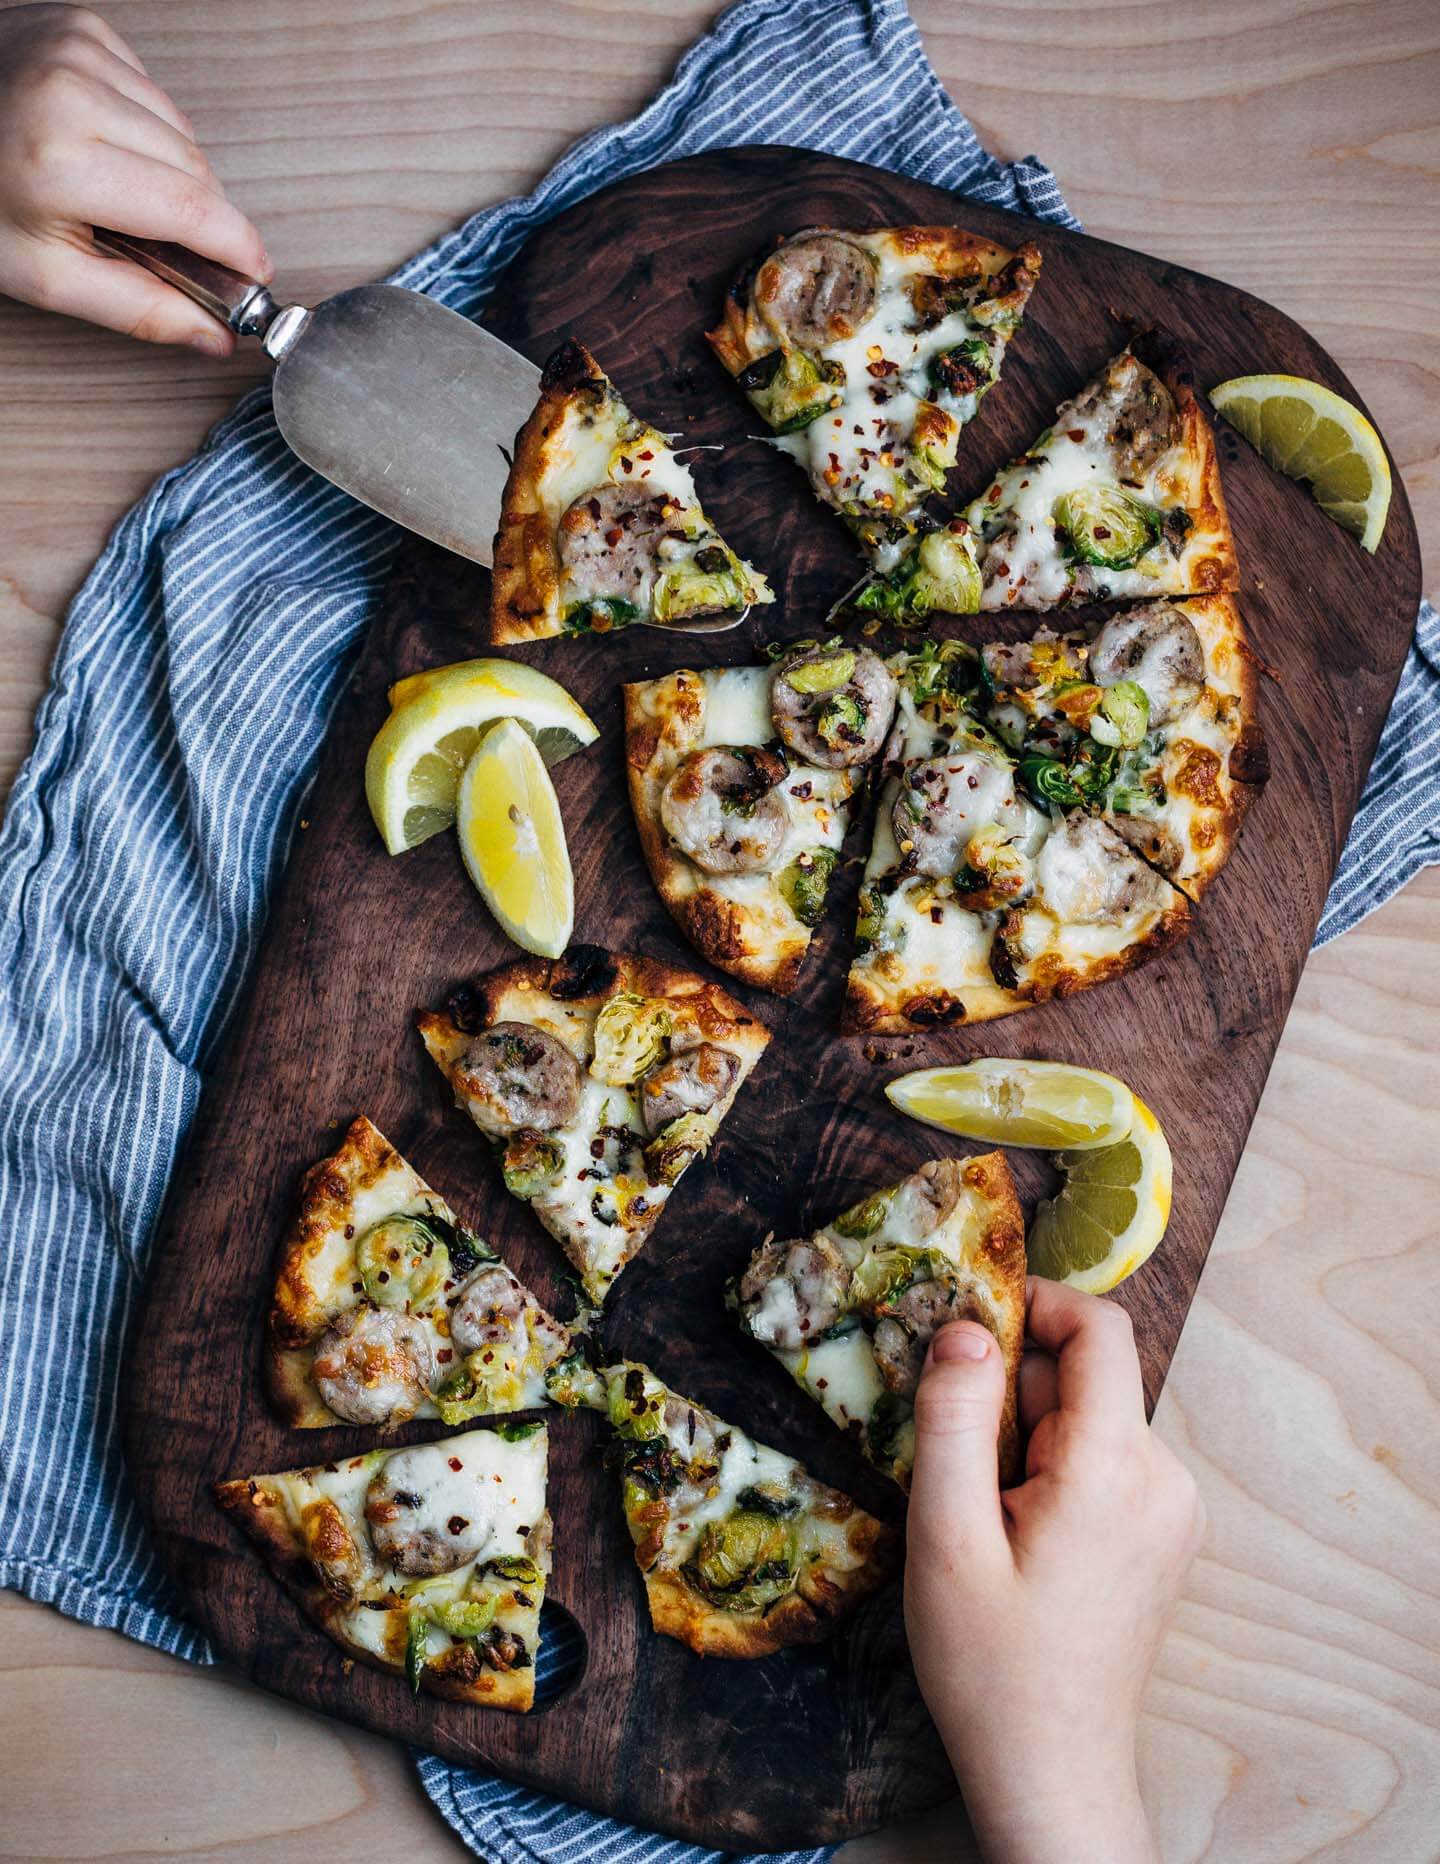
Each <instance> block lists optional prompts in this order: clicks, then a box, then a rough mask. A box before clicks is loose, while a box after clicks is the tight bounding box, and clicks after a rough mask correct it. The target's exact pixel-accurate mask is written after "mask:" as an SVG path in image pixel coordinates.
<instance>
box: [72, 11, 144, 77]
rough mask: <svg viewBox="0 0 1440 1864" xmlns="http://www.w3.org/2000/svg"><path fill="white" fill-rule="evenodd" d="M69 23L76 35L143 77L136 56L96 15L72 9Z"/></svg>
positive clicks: (141, 66) (105, 22)
mask: <svg viewBox="0 0 1440 1864" xmlns="http://www.w3.org/2000/svg"><path fill="white" fill-rule="evenodd" d="M69 23H70V25H71V27H72V28H73V29H74V31H75V33H76V34H77V35H83V36H84V37H85V38H87V39H89V40H90V41H91V42H92V43H93V44H95V45H98V46H100V47H101V49H102V50H104V51H107V52H109V54H110V55H111V57H112V58H115V59H118V60H119V61H120V62H121V63H122V64H125V65H128V66H129V67H130V69H131V70H132V71H138V72H140V73H141V75H142V76H143V75H144V71H145V67H144V65H142V64H141V62H140V59H139V57H138V55H137V54H136V53H135V52H133V51H132V50H131V49H130V47H129V46H128V45H127V44H126V43H125V41H124V40H123V39H122V38H121V37H120V35H119V33H118V32H116V30H115V28H114V27H113V26H111V25H110V24H109V23H108V22H107V21H105V20H103V19H101V17H100V15H99V14H98V13H90V12H87V11H86V10H85V9H84V8H82V7H76V8H74V9H73V14H72V17H71V19H70V22H69Z"/></svg>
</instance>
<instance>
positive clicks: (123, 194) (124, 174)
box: [0, 6, 271, 356]
mask: <svg viewBox="0 0 1440 1864" xmlns="http://www.w3.org/2000/svg"><path fill="white" fill-rule="evenodd" d="M92 226H104V227H111V228H113V229H115V230H116V231H117V232H121V233H134V234H138V235H140V236H142V237H144V238H148V239H164V240H175V241H178V242H179V243H180V244H181V245H182V246H189V247H191V248H192V249H193V250H194V251H195V252H198V253H203V254H204V255H205V257H206V258H209V259H218V260H220V261H221V262H222V264H225V265H229V266H233V267H234V268H235V269H236V270H237V271H240V272H245V273H247V274H248V275H249V276H250V277H252V278H257V279H259V280H260V281H261V282H262V283H264V282H268V280H269V278H270V276H271V266H270V261H269V260H268V259H267V258H266V256H265V248H264V246H263V245H262V244H261V241H260V235H259V234H258V233H257V232H256V231H255V229H254V227H252V226H251V224H250V222H249V221H248V220H247V219H246V218H245V216H244V214H242V213H241V212H240V211H239V209H238V208H236V207H232V206H231V205H230V203H229V202H228V201H227V200H226V199H225V194H224V191H223V190H222V188H221V186H220V184H219V182H218V181H217V180H216V179H215V177H214V175H213V174H212V173H211V170H210V164H209V163H208V162H207V161H206V159H205V157H204V155H203V154H202V153H201V152H200V150H199V149H198V148H197V147H196V146H195V132H194V130H193V129H192V127H191V125H190V123H189V121H188V119H187V118H186V117H184V116H183V115H182V114H181V112H180V111H178V110H177V109H176V108H175V106H174V104H172V103H171V101H170V99H169V98H168V97H167V96H166V95H165V93H164V91H162V90H161V89H160V88H159V87H158V85H156V84H153V83H152V82H151V80H150V79H149V78H148V77H147V76H146V75H145V71H144V68H143V67H142V66H141V63H140V61H139V59H138V58H136V56H135V54H134V53H133V52H132V51H131V50H130V48H129V47H128V46H127V45H126V44H125V42H124V40H123V39H121V38H120V37H119V36H118V34H116V33H114V32H112V31H111V29H110V28H109V27H108V26H107V25H106V24H105V22H104V20H102V19H97V18H96V16H95V15H94V14H93V13H85V12H82V11H81V10H80V9H79V8H78V7H68V6H22V7H16V8H13V9H11V10H9V11H7V12H0V292H4V293H7V294H8V295H9V296H10V297H12V298H23V299H24V301H25V302H26V303H27V304H38V305H41V306H43V307H44V308H45V309H47V310H52V311H64V312H66V313H67V314H68V315H69V316H71V317H88V318H89V319H90V320H91V321H92V322H93V323H97V324H105V325H107V326H108V327H109V328H110V329H112V330H124V331H126V332H128V334H129V335H131V336H134V337H144V338H145V339H146V340H147V341H148V342H152V343H190V344H193V345H194V347H195V348H196V349H200V350H205V351H207V352H208V353H209V354H210V355H212V356H228V355H229V353H230V351H231V350H232V349H233V348H234V346H235V342H234V338H233V337H232V336H231V335H230V333H229V332H228V331H227V330H224V329H222V328H221V326H220V325H219V324H218V323H216V322H215V320H214V319H213V318H212V317H208V316H207V315H206V314H205V312H204V311H202V310H200V309H199V307H198V306H197V305H194V304H192V303H191V302H190V300H189V299H188V298H187V297H184V296H183V295H182V294H181V293H180V292H178V291H176V290H174V289H172V287H171V286H169V285H165V284H162V283H161V282H160V280H159V279H158V278H152V277H151V275H150V274H149V273H148V272H145V271H142V270H141V268H140V267H139V266H137V265H129V264H127V263H125V262H124V261H123V260H119V259H106V258H102V257H100V255H99V254H97V253H96V251H95V249H94V247H93V245H92V244H91V240H90V229H91V227H92Z"/></svg>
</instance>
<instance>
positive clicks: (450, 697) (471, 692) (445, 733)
mask: <svg viewBox="0 0 1440 1864" xmlns="http://www.w3.org/2000/svg"><path fill="white" fill-rule="evenodd" d="M390 704H391V708H392V710H391V713H390V716H389V718H387V719H386V721H385V723H384V724H383V725H382V726H381V727H380V730H379V731H378V732H377V733H376V736H375V741H374V743H373V744H372V745H371V746H370V752H369V755H368V756H367V757H366V759H365V797H366V800H367V802H368V803H369V804H370V813H371V815H372V816H374V818H375V826H376V827H377V828H378V829H379V831H380V835H381V838H382V840H383V841H384V843H385V847H386V851H387V852H388V853H390V854H403V853H404V851H405V850H406V849H407V848H413V847H415V846H416V845H417V843H419V842H422V841H424V840H425V839H426V838H427V837H428V836H430V835H435V834H438V833H439V831H440V830H441V829H442V828H449V826H450V824H451V823H452V822H453V821H454V820H455V792H456V787H457V785H458V784H459V782H460V773H461V771H462V770H464V768H465V766H466V764H467V763H468V762H469V761H470V759H471V757H472V756H473V755H474V752H475V747H476V745H477V744H478V743H479V741H480V734H481V732H482V731H483V730H484V729H485V727H486V726H487V725H489V724H491V723H493V721H494V720H496V719H498V718H509V719H515V720H517V721H518V722H519V724H520V725H522V726H523V727H524V729H525V730H526V731H527V732H528V733H529V734H530V736H531V737H532V738H533V739H534V741H535V744H536V746H537V747H538V749H539V752H540V755H541V758H542V759H543V761H544V762H545V763H546V764H558V763H559V762H560V761H561V759H562V758H566V757H568V756H569V755H570V753H571V752H572V751H577V750H580V749H581V748H582V747H583V746H585V745H587V744H593V743H594V741H595V739H596V738H597V737H598V736H599V727H598V726H597V725H596V724H595V722H594V720H593V719H592V718H591V717H590V715H589V714H588V713H587V712H586V711H585V710H584V709H583V708H582V707H581V706H579V705H577V704H576V702H575V701H574V700H573V699H572V698H571V697H570V695H569V693H567V692H566V690H565V688H564V687H563V686H561V685H560V684H558V682H557V681H555V680H552V679H550V678H548V677H547V676H546V675H545V674H543V673H537V672H536V670H535V669H534V667H527V666H525V665H524V664H523V663H522V662H520V661H515V660H501V659H498V658H497V659H487V660H461V661H457V662H456V663H455V664H454V665H453V666H448V667H432V668H431V669H430V670H429V671H428V672H425V673H415V674H412V675H411V676H410V677H409V678H408V679H404V680H400V681H398V682H397V683H396V684H395V685H394V686H392V687H391V688H390Z"/></svg>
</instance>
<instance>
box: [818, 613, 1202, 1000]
mask: <svg viewBox="0 0 1440 1864" xmlns="http://www.w3.org/2000/svg"><path fill="white" fill-rule="evenodd" d="M890 665H891V667H892V669H893V670H894V671H895V672H896V675H897V678H898V680H899V701H898V704H897V708H896V717H895V724H894V727H893V728H892V730H891V734H890V740H889V743H888V744H887V746H886V750H885V762H884V771H885V777H884V782H883V784H882V786H881V791H880V801H879V809H878V812H877V816H876V822H875V835H874V841H873V843H872V845H871V850H870V857H869V860H868V862H867V863H866V868H865V876H864V880H863V883H862V885H861V889H860V901H859V915H858V919H857V924H856V956H855V959H854V961H853V963H852V965H851V967H850V977H849V982H848V985H847V990H846V999H845V1007H844V1011H843V1013H842V1023H841V1027H842V1028H843V1029H844V1030H846V1031H847V1032H849V1033H857V1032H862V1031H863V1032H867V1033H873V1034H895V1033H900V1032H903V1031H908V1030H916V1029H930V1028H935V1027H937V1026H944V1025H947V1024H953V1023H960V1022H965V1023H976V1022H985V1021H987V1020H989V1019H990V1018H991V1017H995V1016H1007V1015H1009V1014H1010V1013H1011V1012H1012V1011H1014V1010H1023V1009H1026V1008H1027V1007H1029V1005H1031V1004H1032V1003H1040V1002H1044V1001H1045V1000H1047V999H1048V998H1050V997H1055V996H1069V995H1071V994H1072V993H1073V992H1074V991H1077V990H1082V989H1084V988H1085V987H1087V986H1088V985H1091V984H1099V983H1103V982H1104V981H1105V980H1106V979H1108V978H1112V977H1117V976H1119V975H1121V974H1123V973H1124V972H1125V971H1127V970H1130V969H1131V968H1133V967H1134V966H1135V965H1137V964H1140V963H1142V962H1143V961H1144V960H1145V959H1146V958H1148V957H1151V956H1153V955H1154V954H1155V953H1157V952H1159V951H1163V950H1165V949H1166V948H1167V947H1168V946H1170V945H1173V944H1174V943H1175V942H1176V941H1177V940H1179V939H1181V938H1183V937H1184V936H1185V933H1186V932H1187V931H1188V929H1189V915H1190V902H1189V900H1188V899H1187V898H1186V897H1185V895H1184V894H1183V893H1181V892H1180V891H1178V890H1177V888H1176V887H1175V886H1174V885H1172V883H1171V882H1170V881H1169V880H1167V879H1166V878H1165V876H1164V875H1163V874H1161V873H1159V872H1158V871H1157V870H1156V869H1154V868H1152V867H1150V866H1149V865H1148V864H1147V863H1146V862H1145V861H1144V860H1142V859H1141V857H1140V856H1139V855H1137V854H1136V853H1135V852H1134V850H1133V849H1132V848H1131V846H1130V844H1129V843H1128V842H1127V841H1126V840H1125V838H1124V837H1123V836H1122V835H1121V834H1120V833H1119V832H1118V830H1117V829H1116V828H1115V827H1114V826H1113V825H1112V823H1111V822H1109V821H1107V820H1105V817H1104V813H1103V805H1104V802H1105V798H1106V797H1107V795H1111V796H1113V795H1114V794H1115V791H1116V788H1117V786H1119V785H1121V784H1122V783H1123V781H1124V779H1125V775H1126V772H1125V767H1124V765H1123V763H1122V761H1121V756H1120V747H1118V746H1116V745H1113V744H1108V743H1101V742H1100V740H1099V738H1098V737H1097V736H1096V735H1094V734H1093V733H1092V731H1090V730H1078V731H1076V732H1075V733H1074V734H1073V735H1072V736H1070V737H1068V738H1067V739H1066V740H1065V746H1064V756H1063V759H1062V758H1052V757H1048V756H1045V755H1043V754H1041V752H1040V750H1039V748H1038V746H1037V745H1036V743H1035V742H1034V741H1033V740H1029V739H1026V740H1023V741H1022V742H1021V743H1020V744H1019V745H1018V746H1015V741H1014V738H1013V736H1012V738H1011V739H1010V741H1009V742H1007V741H1006V739H1005V738H1003V737H1002V736H1001V735H1000V733H1001V731H1003V730H1005V729H1006V728H1007V721H1008V714H1005V713H1004V712H1003V710H1002V711H1001V712H999V713H995V714H992V713H991V712H990V711H989V710H988V694H987V692H986V690H985V685H984V680H985V673H986V667H987V662H986V661H985V660H984V659H982V658H981V657H980V656H979V655H977V654H976V652H975V650H974V649H973V648H969V647H966V646H965V645H964V644H963V643H961V642H959V641H947V642H945V643H943V644H936V643H928V644H927V645H926V646H925V647H924V648H922V649H921V650H920V651H919V652H918V653H914V654H900V655H897V656H896V657H895V658H894V659H893V660H892V661H891V662H890ZM1093 717H1094V718H1098V719H1100V720H1101V721H1102V725H1103V723H1105V722H1106V720H1105V714H1104V713H1103V712H1102V711H1101V710H1100V709H1099V708H1098V707H1097V708H1096V709H1095V712H1094V714H1093ZM1056 748H1058V747H1056ZM1092 807H1093V809H1094V811H1095V812H1094V813H1091V809H1092Z"/></svg>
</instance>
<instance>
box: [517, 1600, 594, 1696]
mask: <svg viewBox="0 0 1440 1864" xmlns="http://www.w3.org/2000/svg"><path fill="white" fill-rule="evenodd" d="M589 1664H590V1640H589V1639H588V1638H587V1637H586V1635H585V1631H584V1628H583V1626H582V1625H581V1623H580V1620H579V1619H578V1618H577V1617H576V1616H575V1614H574V1613H573V1612H571V1611H567V1610H566V1608H565V1607H564V1606H563V1605H561V1604H560V1603H559V1602H558V1601H557V1600H555V1599H546V1601H545V1603H544V1604H543V1605H542V1606H541V1607H540V1660H539V1662H538V1664H537V1665H536V1669H535V1709H534V1710H532V1711H531V1713H532V1714H533V1713H534V1712H535V1710H538V1709H548V1708H553V1707H554V1705H555V1704H556V1703H557V1702H560V1701H562V1700H563V1699H564V1698H565V1697H567V1696H569V1695H570V1694H571V1693H572V1692H573V1691H574V1690H575V1689H576V1688H577V1687H578V1686H579V1684H580V1683H581V1681H582V1680H583V1678H584V1675H585V1672H586V1670H587V1669H588V1668H589Z"/></svg>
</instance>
